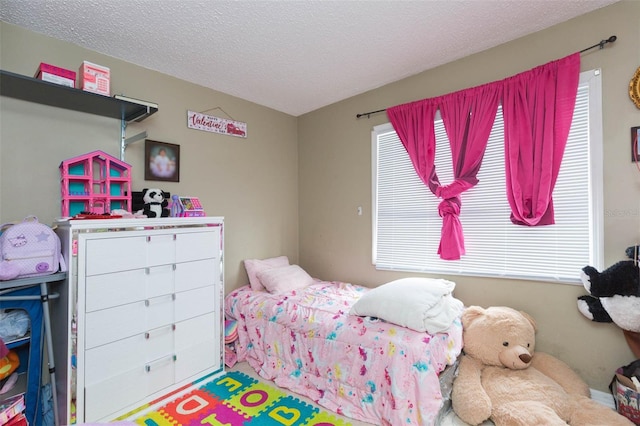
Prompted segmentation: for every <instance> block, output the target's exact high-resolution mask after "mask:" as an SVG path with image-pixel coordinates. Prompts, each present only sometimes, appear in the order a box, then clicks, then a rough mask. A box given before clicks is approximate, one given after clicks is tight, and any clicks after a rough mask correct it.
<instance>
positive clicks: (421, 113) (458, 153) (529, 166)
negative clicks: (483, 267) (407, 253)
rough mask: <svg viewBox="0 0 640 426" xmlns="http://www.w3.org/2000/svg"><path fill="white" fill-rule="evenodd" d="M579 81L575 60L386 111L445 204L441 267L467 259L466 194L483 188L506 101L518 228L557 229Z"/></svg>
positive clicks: (510, 187)
mask: <svg viewBox="0 0 640 426" xmlns="http://www.w3.org/2000/svg"><path fill="white" fill-rule="evenodd" d="M579 73H580V55H579V53H576V54H574V55H571V56H568V57H567V58H564V59H561V60H558V61H555V62H551V63H549V64H546V65H543V66H540V67H537V68H534V69H533V70H530V71H528V72H525V73H522V74H518V75H516V76H514V77H511V78H508V79H505V80H502V81H498V82H494V83H489V84H486V85H483V86H478V87H475V88H471V89H466V90H462V91H459V92H455V93H452V94H448V95H444V96H440V97H437V98H431V99H424V100H421V101H416V102H412V103H409V104H404V105H398V106H395V107H391V108H387V116H388V117H389V120H390V121H391V124H392V125H393V127H394V129H395V130H396V133H397V134H398V137H399V138H400V140H401V141H402V144H403V145H404V147H405V149H406V150H407V153H408V154H409V157H410V158H411V161H412V163H413V166H414V168H415V170H416V172H417V173H418V176H420V179H422V181H423V182H424V183H425V185H427V186H428V187H429V189H430V190H431V192H433V194H435V195H436V196H437V197H439V198H442V199H443V201H442V202H441V203H440V205H439V206H438V212H439V214H440V216H441V217H442V218H443V222H442V231H441V238H440V246H439V247H438V254H440V257H441V258H442V259H445V260H457V259H460V256H461V255H463V254H465V249H464V235H463V232H462V224H461V223H460V219H459V215H460V208H461V198H460V194H462V193H463V192H464V191H466V190H467V189H469V188H472V187H473V186H475V185H476V184H477V183H478V179H477V178H476V175H477V174H478V171H479V170H480V166H481V164H482V158H483V156H484V152H485V149H486V146H487V141H488V139H489V134H490V133H491V128H492V127H493V122H494V119H495V115H496V113H497V109H498V105H499V103H500V102H501V101H502V103H503V114H504V122H505V153H506V154H505V157H506V158H505V164H506V175H507V197H508V199H509V203H510V205H511V209H512V214H511V220H512V222H513V223H515V224H519V225H521V224H522V225H544V224H549V223H553V202H552V200H551V193H552V192H553V187H554V185H555V182H556V179H557V176H558V171H559V169H560V163H561V161H562V155H563V154H564V147H565V145H566V141H567V137H568V134H569V128H570V127H571V121H572V119H573V109H574V106H575V99H576V93H577V87H578V79H579ZM437 110H440V114H441V115H442V120H443V123H444V126H445V130H446V132H447V137H448V139H449V145H450V148H451V154H452V160H453V171H454V178H455V180H454V181H453V182H452V183H451V184H449V185H445V186H442V185H441V184H440V181H439V179H438V175H437V173H436V170H435V165H434V160H435V131H434V123H433V121H434V119H435V114H436V111H437Z"/></svg>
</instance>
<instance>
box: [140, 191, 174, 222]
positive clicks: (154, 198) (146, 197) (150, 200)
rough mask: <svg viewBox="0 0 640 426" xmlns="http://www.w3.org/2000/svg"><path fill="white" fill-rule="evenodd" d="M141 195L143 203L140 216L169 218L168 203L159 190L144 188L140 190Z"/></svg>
mask: <svg viewBox="0 0 640 426" xmlns="http://www.w3.org/2000/svg"><path fill="white" fill-rule="evenodd" d="M142 194H143V195H142V201H144V208H143V209H142V214H144V215H145V216H146V217H168V216H169V209H167V206H168V205H169V202H168V201H167V200H165V198H164V194H163V192H162V190H161V189H158V188H151V189H149V188H145V189H143V190H142Z"/></svg>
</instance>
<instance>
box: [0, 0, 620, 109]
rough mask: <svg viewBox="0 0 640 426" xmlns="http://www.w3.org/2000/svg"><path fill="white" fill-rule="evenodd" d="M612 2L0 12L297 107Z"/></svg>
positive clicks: (140, 0)
mask: <svg viewBox="0 0 640 426" xmlns="http://www.w3.org/2000/svg"><path fill="white" fill-rule="evenodd" d="M617 1H619V0H421V1H418V0H414V1H401V0H395V1H392V0H386V1H355V0H352V1H326V0H325V1H311V0H309V1H304V0H298V1H292V0H280V1H222V0H0V18H1V19H2V21H5V22H9V23H12V24H15V25H18V26H20V27H24V28H27V29H29V30H32V31H35V32H38V33H41V34H45V35H48V36H51V37H54V38H57V39H60V40H65V41H68V42H72V43H75V44H77V45H80V46H82V47H85V48H88V49H91V50H94V51H97V52H100V53H104V54H106V55H109V56H112V57H115V58H119V59H122V60H125V61H128V62H132V63H134V64H137V65H141V66H143V67H145V68H149V69H153V70H156V71H160V72H162V73H165V74H169V75H172V76H175V77H178V78H180V79H183V80H187V81H191V82H193V83H197V84H199V85H202V86H206V87H210V88H212V89H215V90H217V91H220V92H224V93H227V94H230V95H233V96H237V97H240V98H243V99H246V100H249V101H252V102H255V103H257V104H260V105H264V106H267V107H270V108H273V109H275V110H278V111H282V112H285V113H288V114H291V115H293V116H299V115H301V114H304V113H307V112H310V111H313V110H315V109H318V108H321V107H323V106H325V105H329V104H332V103H334V102H337V101H340V100H343V99H346V98H349V97H351V96H354V95H357V94H360V93H363V92H366V91H368V90H371V89H375V88H377V87H380V86H383V85H385V84H388V83H391V82H394V81H397V80H400V79H402V78H405V77H408V76H411V75H414V74H417V73H419V72H422V71H425V70H427V69H430V68H433V67H436V66H439V65H442V64H445V63H447V62H451V61H454V60H456V59H459V58H462V57H464V56H467V55H470V54H473V53H476V52H480V51H482V50H486V49H489V48H491V47H494V46H497V45H499V44H502V43H505V42H507V41H510V40H513V39H516V38H519V37H522V36H524V35H527V34H530V33H533V32H536V31H539V30H542V29H544V28H547V27H550V26H552V25H555V24H557V23H560V22H563V21H566V20H568V19H571V18H573V17H576V16H578V15H582V14H584V13H587V12H590V11H592V10H595V9H598V8H600V7H603V6H606V5H609V4H612V3H615V2H617ZM598 41H599V40H595V41H594V43H597V42H598Z"/></svg>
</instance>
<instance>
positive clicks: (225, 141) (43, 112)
mask: <svg viewBox="0 0 640 426" xmlns="http://www.w3.org/2000/svg"><path fill="white" fill-rule="evenodd" d="M0 25H1V26H0V36H1V37H0V39H1V41H0V43H1V44H0V52H1V55H0V67H1V68H2V69H3V70H7V71H11V72H15V73H18V74H24V75H29V76H32V75H33V74H34V73H35V71H36V69H37V68H38V64H39V63H40V62H47V63H50V64H54V65H57V66H60V67H65V68H69V69H74V70H75V69H77V68H78V67H79V65H80V64H81V62H82V61H83V60H88V61H91V62H94V63H97V64H100V65H104V66H107V67H109V68H110V69H111V76H112V78H111V85H112V90H111V92H112V94H117V93H118V94H119V93H122V94H125V95H128V96H131V97H134V98H139V99H145V100H149V101H153V102H156V103H158V104H159V111H158V112H157V113H155V114H154V115H152V116H151V117H149V118H148V119H147V120H145V121H143V122H141V123H132V124H131V125H129V126H128V128H127V136H133V135H137V134H138V133H140V132H142V131H146V132H147V134H148V138H149V139H153V140H157V141H162V142H167V143H172V144H178V145H180V156H181V168H180V182H179V183H173V182H171V183H167V182H153V181H145V180H144V167H143V162H144V161H143V158H144V141H139V142H136V143H134V144H133V145H130V147H129V148H128V149H127V151H126V155H125V160H126V161H127V162H128V163H129V164H131V165H132V166H133V172H132V174H133V190H138V191H139V190H142V189H143V188H145V187H157V188H161V189H164V190H166V191H170V192H171V193H172V194H174V193H175V194H182V195H191V196H199V197H201V201H202V203H203V205H204V207H205V209H206V212H207V214H208V215H210V216H224V217H225V236H226V238H225V249H226V251H225V272H226V285H227V291H229V289H232V288H234V287H237V286H239V285H242V284H245V283H246V282H247V280H246V274H245V271H244V267H243V266H242V263H241V262H242V259H245V258H254V257H256V258H263V257H269V256H275V255H280V254H285V255H288V256H289V257H290V258H291V260H292V261H294V262H295V261H297V259H298V147H297V140H298V135H297V119H296V118H295V117H292V116H290V115H287V114H284V113H280V112H277V111H274V110H271V109H268V108H265V107H262V106H259V105H256V104H254V103H250V102H248V101H245V100H242V99H238V98H235V97H232V96H228V95H225V94H222V93H219V92H216V91H213V90H209V89H205V88H203V87H201V86H197V85H194V84H190V83H187V82H185V81H182V80H179V79H176V78H173V77H169V76H167V75H164V74H161V73H158V72H154V71H150V70H147V69H144V68H141V67H138V66H135V65H132V64H130V63H126V62H123V61H119V60H116V59H114V58H111V57H107V56H104V55H101V54H98V53H96V52H92V51H88V50H85V49H82V48H80V47H78V46H76V45H73V44H69V43H64V42H60V41H57V40H53V39H51V38H47V37H43V36H41V35H38V34H35V33H33V32H30V31H26V30H24V29H21V28H18V27H16V26H13V25H9V24H6V23H2V24H0ZM213 78H215V76H213ZM215 107H220V108H222V109H223V110H224V111H226V112H227V113H228V114H230V115H231V116H232V117H233V118H234V119H235V120H239V121H243V122H246V123H247V129H248V131H247V134H248V137H247V138H246V139H242V138H235V137H231V136H225V135H217V134H214V133H208V132H202V131H197V130H191V129H188V128H187V127H186V116H187V110H193V111H205V110H209V109H211V108H215ZM209 114H211V115H215V116H218V117H223V118H228V117H227V116H225V114H224V113H223V112H221V111H220V110H212V111H210V112H209ZM0 117H1V118H0V120H1V123H0V223H4V222H9V221H15V220H22V218H23V217H24V216H25V215H27V214H35V215H37V216H38V217H39V218H40V220H41V221H42V222H44V223H51V222H52V221H53V220H54V218H56V217H58V216H60V186H59V179H60V174H59V169H58V167H59V165H60V162H61V161H62V160H65V159H67V158H71V157H75V156H77V155H81V154H84V153H87V152H90V151H94V150H96V149H100V150H103V151H105V152H107V153H108V154H111V155H113V156H116V157H119V155H120V121H119V120H114V119H110V118H104V117H98V116H94V115H91V114H86V113H78V112H73V111H68V110H63V109H60V108H53V107H48V106H44V105H39V104H34V103H30V102H25V101H20V100H15V99H11V98H7V97H0Z"/></svg>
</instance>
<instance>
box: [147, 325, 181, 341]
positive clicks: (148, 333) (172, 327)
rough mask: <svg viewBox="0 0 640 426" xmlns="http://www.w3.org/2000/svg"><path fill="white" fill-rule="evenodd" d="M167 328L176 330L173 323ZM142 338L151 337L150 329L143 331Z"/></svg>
mask: <svg viewBox="0 0 640 426" xmlns="http://www.w3.org/2000/svg"><path fill="white" fill-rule="evenodd" d="M169 330H170V331H176V325H175V324H171V325H169ZM144 338H145V339H146V340H149V339H151V332H150V331H145V333H144Z"/></svg>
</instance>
